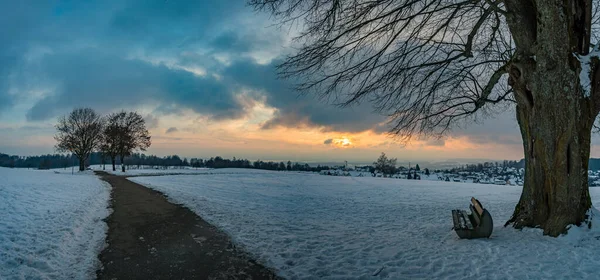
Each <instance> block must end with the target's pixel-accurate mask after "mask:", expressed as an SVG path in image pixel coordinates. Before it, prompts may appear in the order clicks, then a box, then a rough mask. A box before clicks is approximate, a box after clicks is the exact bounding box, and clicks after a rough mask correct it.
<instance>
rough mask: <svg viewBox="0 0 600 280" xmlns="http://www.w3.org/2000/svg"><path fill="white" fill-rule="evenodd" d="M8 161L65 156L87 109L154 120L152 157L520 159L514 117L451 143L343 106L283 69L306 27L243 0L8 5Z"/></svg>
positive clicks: (0, 19) (2, 128)
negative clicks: (60, 151) (65, 127)
mask: <svg viewBox="0 0 600 280" xmlns="http://www.w3.org/2000/svg"><path fill="white" fill-rule="evenodd" d="M0 3H1V5H2V7H1V8H0V23H2V24H3V26H10V28H4V29H2V30H0V42H2V44H0V152H2V153H9V154H19V155H33V154H40V153H44V154H46V153H53V152H54V148H53V147H54V140H53V135H54V133H55V130H54V124H55V123H56V119H57V117H59V116H61V115H64V114H66V113H68V112H69V111H71V110H72V109H73V108H75V107H91V108H94V109H95V110H97V111H98V112H99V113H102V114H105V113H110V112H114V111H118V110H121V109H125V110H135V111H138V112H139V113H141V114H142V115H143V116H145V119H146V121H147V124H148V126H149V128H150V132H151V134H152V136H153V145H152V147H151V148H150V149H149V150H148V153H152V154H157V155H161V156H162V155H169V154H179V155H181V156H185V157H204V158H206V157H211V156H216V155H221V156H224V157H233V156H235V157H238V158H240V157H242V158H248V159H252V160H256V159H263V160H269V159H271V160H288V159H289V160H297V161H344V160H348V161H361V162H371V161H373V160H375V159H376V158H377V156H378V155H379V153H381V152H386V154H388V155H390V156H393V157H398V158H399V159H403V160H414V159H423V160H443V159H454V158H477V159H520V158H521V157H522V154H523V152H522V145H521V138H520V135H519V131H518V128H517V126H516V122H515V119H514V116H513V115H514V113H513V112H510V111H509V112H498V114H497V115H494V116H493V118H490V119H488V120H486V121H485V122H484V123H482V124H477V125H470V126H468V127H464V128H459V129H456V130H454V131H452V132H451V133H450V134H449V135H448V137H447V138H443V139H413V140H412V141H411V142H409V143H402V142H399V141H398V139H396V138H394V137H393V136H391V135H388V134H387V133H386V132H387V131H388V129H389V124H388V123H387V120H386V118H385V117H384V116H381V115H378V114H376V113H374V110H373V108H372V106H371V104H369V103H368V102H363V103H361V104H360V105H359V106H354V107H350V108H338V107H335V106H333V105H332V104H330V102H327V100H321V99H318V98H316V97H315V96H311V95H300V94H299V93H298V92H296V91H294V90H292V83H291V81H288V80H281V79H278V75H277V73H276V69H275V67H276V66H277V65H278V64H279V63H281V62H282V61H283V58H284V57H285V56H286V55H287V54H289V53H290V52H292V51H293V44H294V43H293V40H292V38H293V37H294V35H295V32H294V30H293V29H286V28H277V26H273V22H272V21H270V19H269V18H268V15H266V14H261V13H255V12H254V11H253V9H252V8H250V7H248V6H246V5H245V1H244V0H234V1H221V0H207V1H163V0H154V1H146V0H119V1H116V0H115V1H99V0H96V1H60V2H59V1H35V3H33V2H30V1H0Z"/></svg>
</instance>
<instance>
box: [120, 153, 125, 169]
mask: <svg viewBox="0 0 600 280" xmlns="http://www.w3.org/2000/svg"><path fill="white" fill-rule="evenodd" d="M124 158H125V157H124V156H121V171H122V172H125V161H124Z"/></svg>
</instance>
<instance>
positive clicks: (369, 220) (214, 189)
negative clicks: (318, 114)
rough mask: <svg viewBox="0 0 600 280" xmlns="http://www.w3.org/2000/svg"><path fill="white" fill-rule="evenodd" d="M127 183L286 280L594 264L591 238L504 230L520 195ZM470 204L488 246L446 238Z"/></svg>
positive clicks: (575, 272) (394, 185) (333, 181)
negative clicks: (488, 225)
mask: <svg viewBox="0 0 600 280" xmlns="http://www.w3.org/2000/svg"><path fill="white" fill-rule="evenodd" d="M224 172H225V171H224ZM130 180H132V181H135V182H138V183H141V184H144V185H146V186H149V187H151V188H154V189H156V190H159V191H161V192H164V193H165V194H167V195H168V196H169V197H170V199H172V200H173V201H175V202H178V203H183V204H185V205H186V206H188V207H190V208H191V209H192V210H193V211H195V212H196V213H198V214H199V215H200V216H201V217H202V218H204V219H206V220H208V221H209V222H211V223H213V224H215V225H217V226H218V227H220V228H222V229H223V230H225V231H226V232H227V233H228V234H230V235H231V236H232V238H233V240H234V241H235V242H237V243H238V244H241V245H243V246H244V247H246V248H247V250H248V251H249V252H251V253H252V254H254V256H255V257H256V258H257V259H258V260H259V261H262V262H263V263H265V264H266V265H267V266H271V267H273V268H275V269H276V270H277V272H278V274H279V275H281V276H283V277H286V278H290V279H317V278H319V279H320V278H326V279H349V278H350V279H381V278H384V279H407V278H428V279H430V278H446V279H458V278H475V277H483V278H484V279H511V278H512V279H522V278H534V279H545V278H578V279H582V278H584V279H585V278H597V267H599V266H600V259H598V258H597V257H596V256H597V252H598V250H600V241H598V240H597V238H595V235H593V233H586V232H583V231H581V230H580V231H572V232H573V234H570V235H569V237H565V238H558V239H554V238H549V237H544V236H542V235H541V231H539V230H526V231H523V232H519V231H516V230H514V229H512V228H503V227H502V225H503V224H504V222H505V221H506V220H507V219H508V218H509V216H510V214H511V213H512V210H513V209H514V206H515V204H516V202H517V201H518V198H519V195H520V192H521V189H520V187H510V186H494V185H478V184H466V183H450V182H433V181H407V180H394V179H383V178H350V177H331V176H319V175H309V174H297V173H286V172H256V173H251V172H250V173H249V172H244V174H223V175H220V174H213V175H207V176H162V177H136V178H130ZM598 191H600V190H598ZM598 191H597V190H596V189H592V198H594V199H596V200H595V201H594V202H595V205H600V204H599V203H600V201H597V199H598V198H600V193H599V192H598ZM471 196H475V197H477V198H478V199H479V200H481V202H482V203H483V205H484V206H485V207H486V208H487V209H488V210H489V211H490V212H491V213H492V216H493V217H494V219H495V226H496V227H495V229H494V233H493V235H492V238H491V239H485V240H470V241H469V240H459V239H458V237H457V236H456V234H455V233H454V232H453V231H451V230H450V229H451V227H452V222H451V214H450V210H451V209H454V208H461V209H466V208H467V207H468V204H469V199H470V197H471ZM597 235H598V236H600V234H597ZM382 268H383V269H382ZM380 269H381V272H380V273H379V274H378V275H377V276H376V277H374V276H373V274H375V273H376V272H377V271H378V270H380Z"/></svg>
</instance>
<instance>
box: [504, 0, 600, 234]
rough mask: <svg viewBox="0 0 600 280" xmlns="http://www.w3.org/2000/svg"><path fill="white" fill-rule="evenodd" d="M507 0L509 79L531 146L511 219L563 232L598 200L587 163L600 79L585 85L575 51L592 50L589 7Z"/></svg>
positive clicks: (577, 1) (576, 2)
mask: <svg viewBox="0 0 600 280" xmlns="http://www.w3.org/2000/svg"><path fill="white" fill-rule="evenodd" d="M505 4H506V8H507V11H508V13H507V24H508V26H509V28H510V30H511V34H513V36H514V37H513V38H514V42H515V44H516V51H515V54H514V55H513V57H512V58H511V61H510V62H509V64H508V73H509V84H510V85H511V87H512V89H513V90H514V93H515V94H514V95H515V99H516V101H517V110H516V111H517V112H516V113H517V120H518V122H519V126H520V129H521V135H522V138H523V146H524V153H525V182H524V185H523V192H522V194H521V199H520V200H519V203H518V204H517V206H516V207H515V212H514V214H513V216H512V218H511V219H510V220H509V221H508V222H507V225H508V224H511V223H512V224H513V225H514V226H515V227H516V228H523V227H541V228H543V229H544V233H545V234H548V235H552V236H557V235H559V234H561V233H564V232H565V231H566V227H567V226H568V225H569V224H575V225H580V224H581V223H582V222H584V221H585V220H586V212H587V211H588V210H589V209H590V207H591V205H592V203H591V200H590V195H589V189H588V181H587V179H588V173H587V170H588V160H589V155H590V138H591V129H592V125H593V122H594V120H595V118H596V116H597V114H598V109H597V107H598V106H597V105H596V104H595V102H594V101H593V100H594V97H595V96H596V93H594V91H595V88H596V83H597V80H596V78H594V82H593V83H592V85H591V86H590V87H592V88H591V89H588V90H589V92H585V90H584V89H583V87H582V86H581V84H580V81H579V73H580V71H581V65H580V62H579V61H578V59H577V57H576V55H587V54H588V52H589V35H590V34H589V30H590V17H591V6H590V5H589V4H590V2H589V1H588V0H572V1H562V0H560V1H559V0H548V1H536V2H532V1H522V0H507V1H505ZM596 69H597V67H596V66H593V67H592V74H593V75H592V76H595V73H596Z"/></svg>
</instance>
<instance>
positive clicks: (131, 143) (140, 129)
mask: <svg viewBox="0 0 600 280" xmlns="http://www.w3.org/2000/svg"><path fill="white" fill-rule="evenodd" d="M103 140H104V141H103V144H102V150H103V151H104V152H105V153H106V154H107V155H108V156H109V157H110V159H111V162H112V165H113V171H115V170H116V168H115V159H116V157H117V156H119V159H120V161H121V171H123V172H125V157H126V156H129V155H131V153H132V152H133V151H135V150H138V149H139V150H141V151H145V150H146V149H147V148H148V147H150V144H151V141H150V133H149V132H148V130H147V129H146V122H145V121H144V118H143V117H142V116H141V115H140V114H138V113H136V112H125V111H121V112H118V113H113V114H110V115H109V116H108V118H107V125H106V128H105V129H104V133H103Z"/></svg>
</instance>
